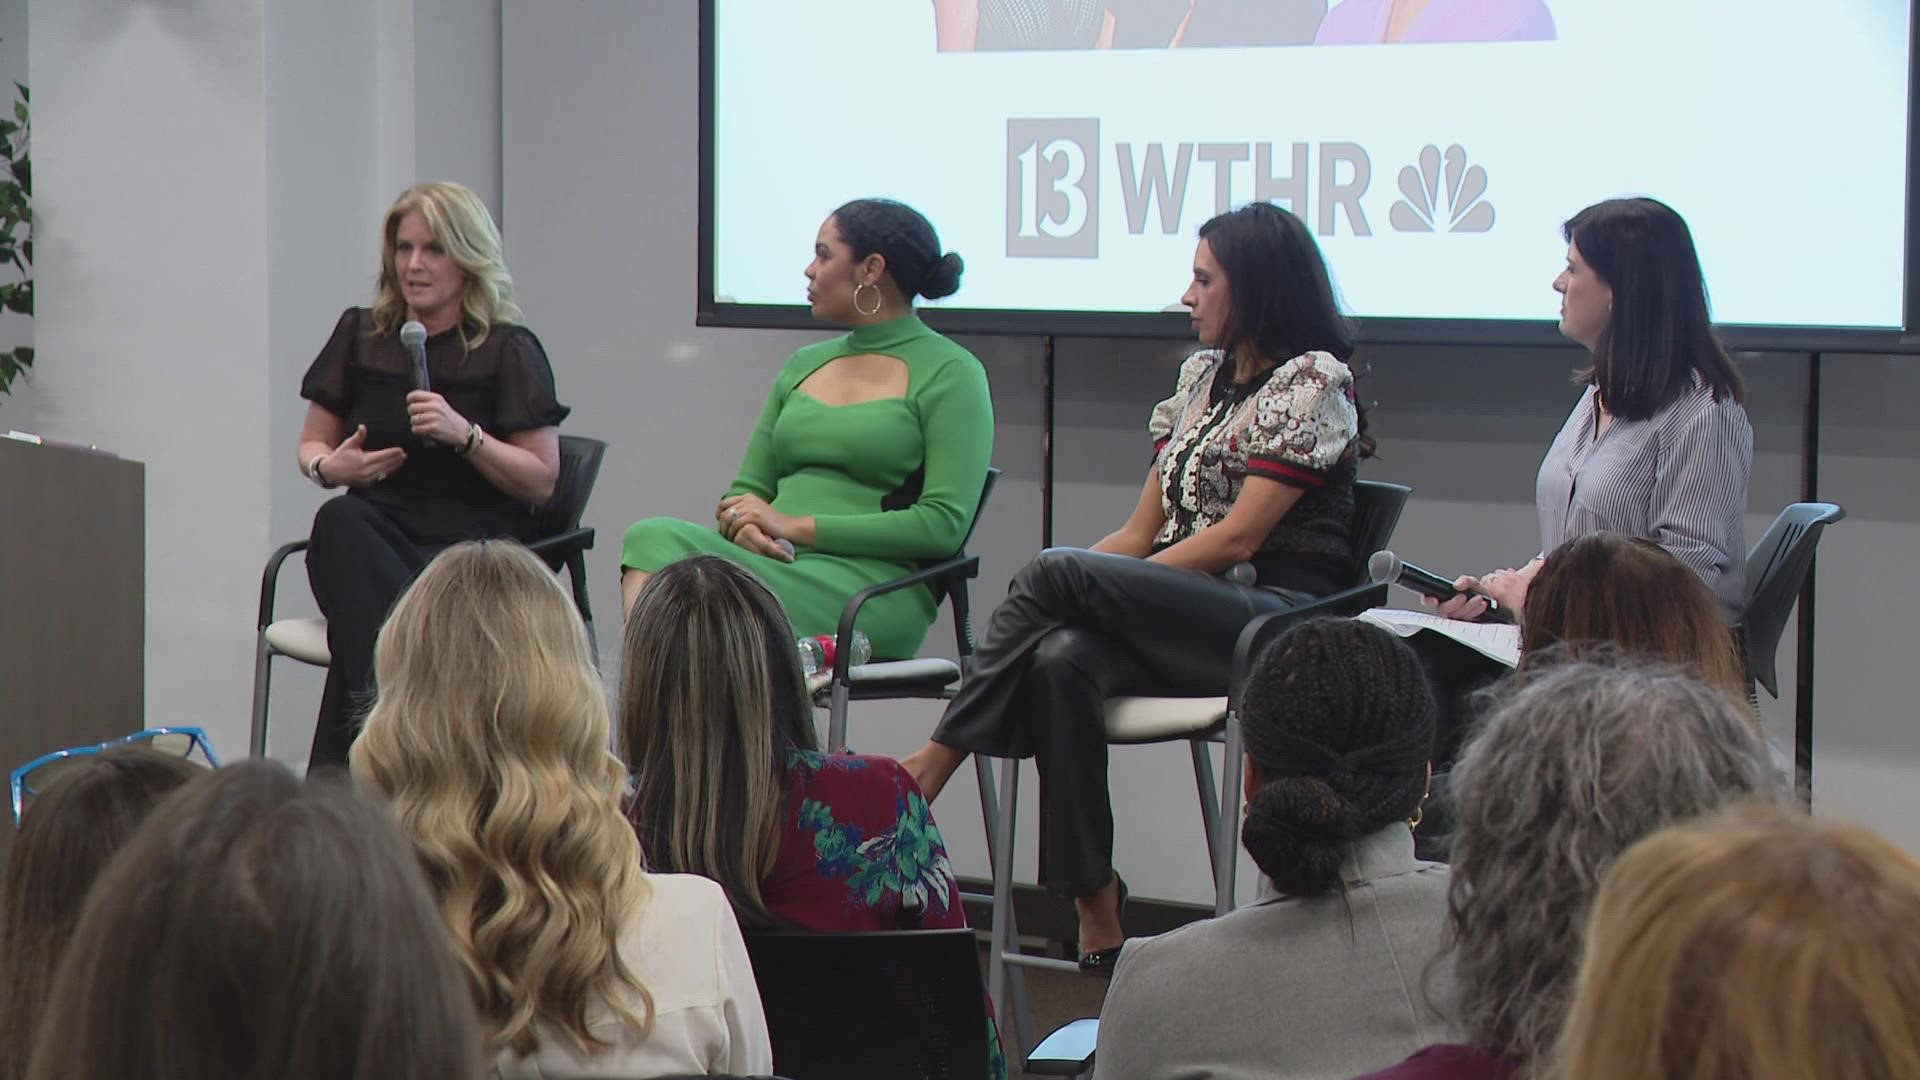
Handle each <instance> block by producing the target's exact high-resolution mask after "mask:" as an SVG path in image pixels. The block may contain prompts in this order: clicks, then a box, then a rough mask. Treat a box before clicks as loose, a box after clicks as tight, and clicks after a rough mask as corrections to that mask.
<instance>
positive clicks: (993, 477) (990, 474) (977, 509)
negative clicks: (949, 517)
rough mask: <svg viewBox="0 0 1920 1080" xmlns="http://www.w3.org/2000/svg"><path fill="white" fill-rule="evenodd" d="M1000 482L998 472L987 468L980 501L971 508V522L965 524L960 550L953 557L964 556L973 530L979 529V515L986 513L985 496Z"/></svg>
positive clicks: (990, 493) (971, 538)
mask: <svg viewBox="0 0 1920 1080" xmlns="http://www.w3.org/2000/svg"><path fill="white" fill-rule="evenodd" d="M999 481H1000V470H999V469H996V468H994V467H993V466H991V465H989V466H987V479H986V482H985V483H983V484H981V485H980V501H979V502H977V503H975V504H974V506H973V520H972V521H969V522H967V534H966V535H965V536H962V537H961V538H960V548H959V550H958V551H955V552H954V554H955V555H960V554H964V553H965V552H966V550H967V545H968V544H970V543H972V542H973V530H975V529H977V528H979V527H980V515H982V514H984V513H986V512H987V496H989V495H992V494H993V485H994V484H996V483H998V482H999Z"/></svg>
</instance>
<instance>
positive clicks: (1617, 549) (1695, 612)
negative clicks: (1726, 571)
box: [1520, 532, 1747, 703]
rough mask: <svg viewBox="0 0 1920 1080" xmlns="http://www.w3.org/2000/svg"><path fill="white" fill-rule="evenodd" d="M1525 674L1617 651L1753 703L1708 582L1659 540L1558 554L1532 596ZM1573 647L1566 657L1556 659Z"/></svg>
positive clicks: (1603, 538)
mask: <svg viewBox="0 0 1920 1080" xmlns="http://www.w3.org/2000/svg"><path fill="white" fill-rule="evenodd" d="M1525 615H1526V617H1525V619H1524V620H1523V621H1522V623H1521V630H1520V652H1521V657H1522V659H1521V661H1520V666H1521V667H1523V668H1524V667H1527V666H1528V665H1529V663H1539V662H1540V661H1539V659H1538V658H1539V657H1541V656H1544V655H1550V654H1551V655H1566V654H1567V650H1568V649H1571V650H1572V651H1573V652H1574V653H1576V654H1577V653H1578V652H1579V651H1580V650H1581V648H1582V646H1583V644H1591V643H1594V642H1606V643H1610V644H1611V645H1612V646H1613V647H1614V648H1617V649H1618V650H1620V651H1621V652H1623V653H1625V654H1628V655H1632V656H1640V657H1645V658H1647V659H1650V660H1663V661H1666V662H1668V663H1671V664H1676V665H1679V666H1681V667H1685V668H1687V669H1689V670H1690V671H1691V672H1692V674H1694V675H1695V676H1697V677H1698V678H1699V679H1700V680H1701V681H1702V682H1704V683H1706V684H1707V685H1709V686H1712V687H1714V688H1716V689H1718V690H1722V691H1724V692H1725V693H1726V694H1727V696H1729V697H1731V698H1733V699H1734V700H1735V701H1738V702H1742V703H1744V702H1745V701H1746V700H1747V669H1746V664H1745V663H1744V662H1743V661H1742V659H1741V658H1740V656H1739V655H1738V654H1737V653H1736V652H1735V649H1734V639H1733V635H1732V633H1731V632H1730V631H1729V630H1728V628H1727V621H1726V617H1725V615H1724V614H1723V613H1722V608H1721V604H1720V602H1719V600H1718V599H1716V598H1715V597H1714V595H1713V591H1712V590H1710V589H1708V588H1707V586H1706V583H1705V582H1703V581H1701V580H1700V576H1699V575H1698V574H1696V573H1694V572H1693V571H1692V570H1691V569H1689V568H1688V567H1687V565H1686V564H1685V563H1683V562H1681V561H1680V560H1679V559H1676V558H1674V557H1673V556H1672V555H1670V554H1668V553H1667V551H1666V549H1665V548H1662V547H1661V546H1660V545H1659V544H1656V543H1654V542H1653V541H1651V540H1644V539H1640V538H1638V537H1632V536H1622V535H1620V534H1619V533H1606V532H1602V533H1588V534H1587V535H1585V536H1577V537H1574V538H1573V539H1572V540H1569V541H1567V542H1566V543H1564V544H1562V545H1560V546H1559V547H1557V548H1555V549H1553V551H1552V552H1551V553H1549V554H1548V555H1547V558H1546V564H1545V565H1544V566H1542V567H1541V568H1540V573H1539V575H1538V576H1537V577H1536V578H1534V581H1533V585H1532V587H1531V588H1530V589H1528V590H1527V606H1526V613H1525ZM1561 643H1565V645H1566V646H1567V648H1566V649H1561V650H1555V651H1552V652H1551V653H1549V650H1550V647H1551V646H1554V645H1558V644H1561Z"/></svg>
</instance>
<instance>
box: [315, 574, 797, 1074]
mask: <svg viewBox="0 0 1920 1080" xmlns="http://www.w3.org/2000/svg"><path fill="white" fill-rule="evenodd" d="M374 671H375V674H376V677H377V680H378V685H379V694H378V696H377V698H376V699H375V702H374V705H373V709H372V711H371V712H370V713H369V714H368V717H367V723H366V730H365V731H364V732H363V733H362V735H361V736H360V739H359V741H357V742H356V743H355V744H354V746H353V751H352V756H351V764H352V769H353V773H354V776H355V777H356V778H358V779H360V780H362V781H364V782H366V783H368V784H370V785H371V786H372V787H374V788H376V789H378V790H379V791H381V792H384V793H385V794H386V795H387V797H388V798H389V799H390V800H391V801H392V804H393V808H394V811H395V813H396V814H397V815H398V817H399V819H400V823H401V826H402V828H403V829H404V830H405V831H406V832H407V834H408V836H409V838H410V839H411V840H412V841H413V846H414V849H415V851H416V852H417V854H418V856H419V858H420V862H421V864H422V866H424V867H425V869H426V871H427V878H428V880H429V881H430V882H431V883H432V884H433V886H434V888H435V891H436V892H437V893H438V896H439V901H440V913H441V916H442V919H443V921H444V922H445V924H446V927H447V931H448V933H449V934H450V935H451V936H452V940H453V943H454V950H455V953H456V954H457V955H458V956H459V957H460V959H461V962H462V963H463V964H464V965H465V968H466V972H467V977H468V981H469V983H470V985H471V988H472V991H473V996H474V1001H475V1003H476V1004H477V1006H478V1008H479V1013H480V1019H481V1024H482V1025H483V1027H484V1028H485V1029H486V1035H487V1038H488V1045H489V1047H490V1048H491V1049H492V1050H493V1051H495V1052H496V1054H497V1055H498V1057H497V1061H496V1067H497V1072H498V1074H499V1075H500V1076H503V1077H519V1076H538V1077H546V1078H554V1077H568V1076H587V1075H593V1076H605V1075H622V1076H654V1075H661V1074H663V1073H676V1072H689V1071H692V1072H714V1071H718V1072H765V1071H767V1070H768V1069H770V1067H771V1050H770V1047H769V1043H768V1040H767V1031H766V1020H765V1017H764V1016H763V1014H762V1012H761V1008H760V998H759V991H758V988H757V987H756V985H755V983H754V980H753V969H752V967H751V965H750V964H749V962H748V960H747V954H746V946H745V944H744V943H743V941H742V939H741V936H740V929H739V926H738V925H737V924H736V923H735V921H734V917H733V913H732V912H731V910H730V909H729V908H728V906H727V901H726V896H725V894H724V893H723V892H722V891H721V890H720V888H719V887H718V886H716V885H714V884H713V883H712V882H711V881H708V880H706V879H704V878H699V877H693V876H690V875H678V874H648V873H646V872H645V871H644V870H643V869H642V864H641V854H640V847H639V845H638V843H637V842H636V841H635V838H634V834H633V830H632V828H631V827H630V826H629V825H628V824H627V820H626V818H625V816H624V815H623V814H622V812H621V807H620V801H621V798H622V794H623V791H624V789H625V786H626V769H625V768H624V766H622V764H621V762H620V759H619V758H618V757H616V756H614V754H613V753H612V752H611V751H610V750H609V749H608V747H609V744H610V737H611V726H612V721H611V718H610V716H609V714H608V710H607V704H606V698H605V694H604V691H603V688H602V684H601V681H600V677H599V674H598V672H597V671H596V670H595V669H594V665H593V660H592V658H591V651H590V649H589V646H588V643H587V637H586V631H585V628H584V627H583V626H582V624H581V622H580V619H579V617H578V616H577V615H576V614H575V612H574V608H573V604H572V602H571V601H570V600H569V599H568V597H567V595H566V592H565V591H564V590H563V589H562V588H561V586H560V584H559V582H557V581H556V580H555V579H554V577H553V575H552V574H551V573H549V572H548V570H547V568H546V567H545V566H544V565H543V564H542V563H541V562H540V560H539V559H538V558H536V557H535V556H534V555H532V554H531V553H529V552H528V551H527V550H526V549H525V548H522V547H520V546H519V545H517V544H511V543H504V542H491V541H488V542H474V543H464V544H459V545H456V546H454V547H452V548H449V549H447V550H446V551H445V552H443V553H442V554H441V555H440V556H439V557H437V558H436V559H434V561H433V562H432V563H430V564H428V566H427V568H426V569H425V570H424V571H422V572H421V574H420V577H419V578H418V579H417V580H416V581H415V582H414V583H413V585H412V586H411V587H410V588H409V589H408V590H407V592H406V593H405V594H404V595H403V596H402V597H401V598H400V602H399V604H398V605H397V606H396V607H395V608H394V610H393V614H392V615H391V616H390V617H389V618H388V619H387V623H386V626H385V627H384V628H383V629H382V630H381V632H380V639H379V644H378V645H377V646H376V648H375V650H374Z"/></svg>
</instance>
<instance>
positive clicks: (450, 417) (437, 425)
mask: <svg viewBox="0 0 1920 1080" xmlns="http://www.w3.org/2000/svg"><path fill="white" fill-rule="evenodd" d="M400 347H401V348H403V349H405V350H407V360H408V362H409V364H410V366H411V367H412V368H413V389H412V390H411V391H409V392H408V393H407V424H408V426H409V427H411V428H412V429H413V433H414V434H415V435H418V436H420V438H421V439H422V440H423V441H425V442H427V443H430V444H431V443H440V444H442V445H445V446H462V445H465V443H466V439H467V432H468V431H469V430H470V429H471V428H472V425H471V424H469V423H468V422H467V419H466V417H463V416H461V415H460V414H459V413H457V412H454V411H453V406H451V405H448V404H447V399H446V398H444V397H441V396H440V395H439V394H436V393H434V392H433V381H432V380H431V379H430V378H428V376H427V328H426V326H425V325H424V324H422V323H421V322H419V321H418V320H415V319H409V320H407V321H406V322H405V323H403V324H402V325H401V327H400Z"/></svg>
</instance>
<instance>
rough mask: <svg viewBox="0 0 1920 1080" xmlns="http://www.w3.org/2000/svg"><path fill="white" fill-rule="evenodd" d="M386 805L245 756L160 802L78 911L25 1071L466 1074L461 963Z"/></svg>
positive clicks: (224, 1079)
mask: <svg viewBox="0 0 1920 1080" xmlns="http://www.w3.org/2000/svg"><path fill="white" fill-rule="evenodd" d="M437 922H438V920H437V919H436V918H435V916H434V911H433V898H432V897H431V896H430V895H429V894H428V892H427V884H426V881H425V880H424V879H423V878H422V877H421V874H420V867H419V865H418V864H417V862H416V861H415V860H414V858H413V855H412V852H410V851H409V850H408V849H407V844H406V841H405V840H404V839H403V838H402V837H401V836H400V832H399V830H398V829H397V828H396V827H395V825H394V822H393V819H392V817H391V816H390V815H388V814H387V813H386V812H385V811H383V810H382V809H381V808H380V807H379V806H377V805H375V804H374V803H373V802H372V801H370V800H369V799H367V798H365V797H363V796H361V795H360V794H358V793H357V792H355V791H354V789H353V787H352V786H351V785H349V784H347V783H346V782H345V781H344V780H343V779H331V780H317V781H312V782H308V783H302V782H301V781H300V779H299V778H297V777H295V776H294V775H293V773H291V772H290V771H288V769H287V768H286V766H284V765H280V764H277V763H275V762H271V761H264V760H253V761H242V762H238V763H236V764H233V765H229V766H228V767H226V768H224V769H218V770H215V771H212V772H209V773H207V774H206V775H204V776H201V777H197V778H195V779H194V780H192V781H191V782H189V783H188V784H187V785H186V786H185V787H183V788H181V789H180V790H179V791H178V792H176V793H174V794H173V795H171V796H169V797H168V798H167V799H166V800H165V801H164V802H162V803H161V804H160V805H159V806H158V807H157V808H156V809H155V810H154V811H153V813H152V814H150V815H149V816H148V817H147V819H146V822H145V824H143V825H142V826H141V827H140V828H139V830H138V831H136V832H135V833H134V834H133V837H132V839H130V840H129V841H128V842H127V845H126V846H125V847H123V848H121V849H120V852H119V854H117V855H115V856H114V857H113V859H112V861H110V862H109V863H108V864H107V867H106V870H105V871H103V872H102V873H101V875H100V879H99V880H98V881H97V882H96V883H95V884H94V887H93V889H92V891H91V892H90V893H89V894H88V897H87V902H86V905H85V906H84V907H83V908H82V909H81V911H80V920H79V924H78V927H77V929H76V930H75V931H74V935H73V941H72V944H70V945H69V946H68V948H67V953H66V956H65V958H64V959H63V960H62V961H61V963H60V970H59V974H58V976H57V977H56V978H55V979H54V984H53V992H52V994H51V996H50V997H49V999H48V1003H47V1011H46V1015H45V1017H44V1018H43V1020H42V1021H41V1024H40V1027H39V1033H38V1035H37V1036H36V1037H35V1039H34V1045H33V1057H32V1064H31V1066H30V1067H29V1068H28V1070H27V1076H28V1078H29V1080H129V1078H132V1077H192V1078H196V1080H198V1078H208V1080H211V1078H213V1077H218V1078H219V1080H392V1078H395V1077H421V1078H427V1077H432V1078H435V1080H439V1078H447V1080H456V1078H457V1080H469V1078H474V1077H478V1076H479V1075H480V1074H481V1072H482V1070H484V1069H485V1067H486V1065H485V1059H484V1058H483V1057H482V1056H481V1045H480V1042H481V1040H480V1029H479V1025H478V1024H476V1023H475V1020H474V1014H473V1006H472V1005H471V1004H470V1003H469V1002H468V1001H467V997H466V993H465V987H464V986H462V984H461V975H460V968H459V965H458V964H457V963H456V962H455V960H454V957H453V950H452V949H451V948H449V947H448V945H447V941H446V938H445V936H444V935H442V934H440V933H439V932H438V930H439V928H438V926H437Z"/></svg>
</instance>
